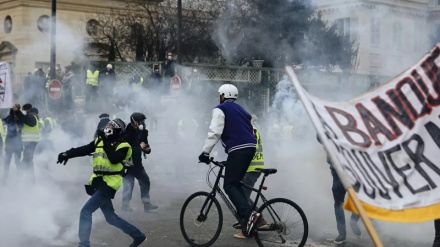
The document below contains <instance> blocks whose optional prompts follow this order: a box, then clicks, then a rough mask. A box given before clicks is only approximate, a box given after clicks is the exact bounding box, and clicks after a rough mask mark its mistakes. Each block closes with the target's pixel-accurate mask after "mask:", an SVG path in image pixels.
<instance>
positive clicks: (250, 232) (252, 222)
mask: <svg viewBox="0 0 440 247" xmlns="http://www.w3.org/2000/svg"><path fill="white" fill-rule="evenodd" d="M260 217H261V214H260V213H257V212H255V211H253V212H252V213H251V216H249V220H248V223H247V226H246V229H245V232H243V235H244V236H246V237H247V238H252V237H253V236H254V233H255V229H256V228H257V225H258V224H257V222H258V221H259V220H260Z"/></svg>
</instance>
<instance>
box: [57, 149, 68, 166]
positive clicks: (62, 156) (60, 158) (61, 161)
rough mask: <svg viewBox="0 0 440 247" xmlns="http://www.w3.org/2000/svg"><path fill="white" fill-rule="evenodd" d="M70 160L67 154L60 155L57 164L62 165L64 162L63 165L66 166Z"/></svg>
mask: <svg viewBox="0 0 440 247" xmlns="http://www.w3.org/2000/svg"><path fill="white" fill-rule="evenodd" d="M68 160H69V156H68V155H67V153H66V152H63V153H60V154H58V161H57V164H61V163H63V162H64V163H63V165H66V163H67V161H68Z"/></svg>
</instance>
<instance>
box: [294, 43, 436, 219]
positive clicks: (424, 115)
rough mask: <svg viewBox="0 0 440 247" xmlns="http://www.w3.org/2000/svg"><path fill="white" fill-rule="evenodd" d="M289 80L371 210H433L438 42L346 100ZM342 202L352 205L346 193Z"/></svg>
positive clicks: (395, 213)
mask: <svg viewBox="0 0 440 247" xmlns="http://www.w3.org/2000/svg"><path fill="white" fill-rule="evenodd" d="M294 84H295V83H294ZM295 87H296V88H297V90H299V91H301V93H302V94H303V95H304V96H305V97H304V98H302V100H303V103H304V105H305V106H306V108H308V109H307V111H308V112H309V115H310V116H311V118H312V121H314V124H315V127H316V128H317V130H318V133H322V134H323V135H322V136H327V138H328V139H327V140H328V141H329V142H327V143H329V145H328V146H327V147H326V148H327V150H328V151H329V152H331V153H332V156H333V157H335V158H336V159H337V160H338V163H339V164H340V165H341V166H342V169H343V171H344V173H345V174H346V176H345V177H344V178H343V179H344V180H345V181H347V182H348V183H349V184H351V185H352V186H353V188H354V189H355V190H356V192H357V194H358V197H359V199H360V200H361V202H362V205H363V206H364V208H365V209H366V211H367V214H368V215H369V216H370V217H372V218H377V219H382V220H389V221H400V222H418V221H426V220H432V219H439V218H440V204H439V203H440V45H437V46H436V47H434V49H433V50H432V51H431V52H430V53H429V54H427V55H425V56H424V57H423V59H422V60H420V62H418V63H417V64H416V65H414V66H413V67H411V68H409V69H408V70H406V71H405V72H403V73H401V74H400V75H398V76H396V77H395V78H393V79H392V80H391V81H389V82H388V83H386V84H384V85H382V86H381V87H378V88H376V89H374V90H373V91H370V92H368V93H366V94H364V95H362V96H361V97H359V98H356V99H352V100H350V101H347V102H328V101H324V100H322V99H319V98H316V97H313V96H312V95H310V94H308V93H307V92H305V91H304V90H303V89H302V88H301V86H299V83H298V85H296V84H295ZM307 106H309V107H307ZM324 134H325V135H324ZM345 207H346V209H348V210H351V211H354V212H356V209H355V207H354V205H353V203H352V202H351V200H348V201H347V203H346V205H345Z"/></svg>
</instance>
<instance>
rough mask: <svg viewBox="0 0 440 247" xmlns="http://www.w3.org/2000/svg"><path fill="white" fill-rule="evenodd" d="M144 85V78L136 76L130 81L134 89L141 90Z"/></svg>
mask: <svg viewBox="0 0 440 247" xmlns="http://www.w3.org/2000/svg"><path fill="white" fill-rule="evenodd" d="M143 84H144V78H143V77H142V76H140V75H135V76H133V77H132V78H131V79H130V85H131V87H132V88H133V89H141V88H142V85H143Z"/></svg>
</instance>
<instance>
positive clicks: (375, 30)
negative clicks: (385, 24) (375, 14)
mask: <svg viewBox="0 0 440 247" xmlns="http://www.w3.org/2000/svg"><path fill="white" fill-rule="evenodd" d="M370 35H371V37H370V41H371V45H372V46H380V20H379V18H372V19H371V32H370Z"/></svg>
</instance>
